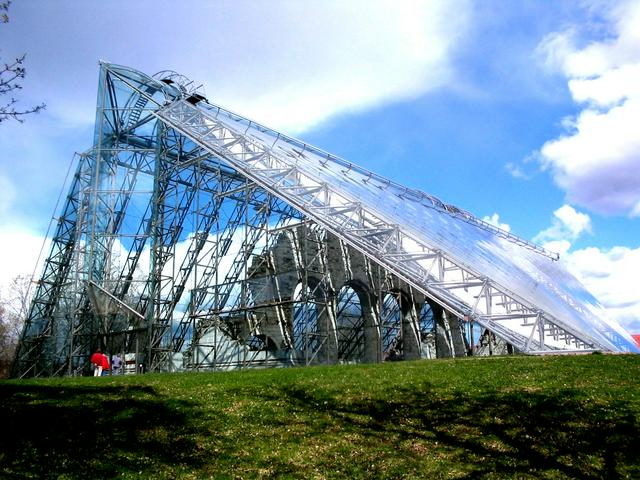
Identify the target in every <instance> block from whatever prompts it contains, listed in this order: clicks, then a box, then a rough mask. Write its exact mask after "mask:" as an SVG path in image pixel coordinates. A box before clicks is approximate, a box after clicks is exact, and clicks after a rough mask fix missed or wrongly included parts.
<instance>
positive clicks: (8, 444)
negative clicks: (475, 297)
mask: <svg viewBox="0 0 640 480" xmlns="http://www.w3.org/2000/svg"><path fill="white" fill-rule="evenodd" d="M639 387H640V356H618V355H587V356H568V357H534V358H532V357H503V358H477V359H459V360H437V361H422V362H397V363H387V364H382V365H361V366H332V367H314V368H295V369H294V368H291V369H279V370H253V371H243V372H233V373H199V374H195V373H189V374H147V375H140V376H137V377H136V376H130V377H110V378H105V377H103V378H77V379H71V378H69V379H45V380H30V381H2V382H0V428H2V432H3V433H2V435H1V436H0V478H61V479H65V478H68V479H72V478H73V479H75V478H78V479H80V478H82V479H85V478H92V479H95V478H273V477H279V478H305V479H307V478H349V479H350V478H368V479H373V478H532V479H534V478H535V479H538V478H580V479H590V478H607V479H609V478H640V448H639V447H638V445H640V388H639Z"/></svg>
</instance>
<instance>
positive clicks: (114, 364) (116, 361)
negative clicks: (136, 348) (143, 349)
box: [111, 353, 122, 375]
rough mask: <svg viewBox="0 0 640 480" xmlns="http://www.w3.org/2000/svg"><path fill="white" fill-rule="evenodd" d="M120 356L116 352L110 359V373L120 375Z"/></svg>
mask: <svg viewBox="0 0 640 480" xmlns="http://www.w3.org/2000/svg"><path fill="white" fill-rule="evenodd" d="M121 368H122V357H121V356H120V354H119V353H116V354H115V355H114V356H113V358H112V359H111V373H113V374H114V375H120V374H121V373H122V371H121Z"/></svg>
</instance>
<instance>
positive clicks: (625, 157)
mask: <svg viewBox="0 0 640 480" xmlns="http://www.w3.org/2000/svg"><path fill="white" fill-rule="evenodd" d="M603 15H604V17H605V20H606V21H607V22H608V23H607V26H608V27H609V28H610V30H611V31H610V32H608V33H610V35H607V38H606V39H604V40H601V41H596V42H591V43H589V44H588V45H587V46H584V47H582V48H581V47H578V46H577V44H578V43H579V38H578V37H579V35H580V33H581V32H580V31H579V30H578V29H577V28H574V29H572V30H568V31H567V32H562V33H558V34H554V35H551V36H549V37H547V38H546V39H545V40H544V41H543V42H542V43H541V45H540V46H539V51H540V52H542V53H543V54H544V55H545V56H546V61H547V65H550V66H553V67H555V68H557V69H559V70H560V71H561V72H562V73H563V74H564V75H565V76H566V77H567V79H568V86H569V89H570V91H571V94H572V97H573V99H574V101H575V102H577V103H578V104H581V105H582V106H583V110H582V111H581V112H580V113H579V114H578V115H577V116H576V117H574V118H571V119H568V120H567V121H565V127H566V132H565V134H564V135H562V136H560V137H558V138H556V139H553V140H550V141H548V142H546V143H545V144H544V145H543V147H542V148H541V149H540V154H541V155H540V161H541V162H542V165H543V166H544V167H546V168H549V169H550V170H551V172H552V174H553V176H554V180H555V181H556V183H557V184H558V185H559V186H560V187H561V188H562V189H564V190H565V191H566V192H567V195H568V199H569V200H570V201H571V202H572V203H575V204H577V205H582V206H584V207H587V208H589V209H592V210H594V211H597V212H601V213H606V214H627V215H630V216H638V215H640V176H638V175H637V172H638V171H639V170H640V129H638V128H637V127H636V124H637V123H638V118H640V29H638V28H637V26H638V24H640V3H638V2H623V3H621V4H619V5H617V6H616V7H615V8H608V9H607V10H605V11H604V12H603Z"/></svg>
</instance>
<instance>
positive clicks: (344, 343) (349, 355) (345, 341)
mask: <svg viewBox="0 0 640 480" xmlns="http://www.w3.org/2000/svg"><path fill="white" fill-rule="evenodd" d="M375 305H376V298H375V295H374V294H373V293H372V291H371V289H370V288H369V286H368V285H366V284H364V283H362V282H359V281H357V280H351V281H348V282H346V283H345V284H344V285H343V286H342V288H340V290H339V291H338V294H337V295H336V306H335V308H336V321H335V322H336V336H337V340H338V360H339V361H343V362H376V361H379V360H380V358H379V357H380V332H379V328H378V315H377V313H376V311H375V310H374V306H375Z"/></svg>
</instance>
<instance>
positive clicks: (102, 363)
mask: <svg viewBox="0 0 640 480" xmlns="http://www.w3.org/2000/svg"><path fill="white" fill-rule="evenodd" d="M91 364H92V365H93V376H94V377H102V376H104V375H109V370H110V369H111V368H112V370H111V373H112V374H113V375H120V374H121V373H122V358H121V357H120V355H118V354H116V355H114V356H113V358H112V362H111V364H109V357H108V356H107V355H106V354H104V353H102V350H100V349H97V350H96V351H95V353H94V354H93V355H91Z"/></svg>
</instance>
